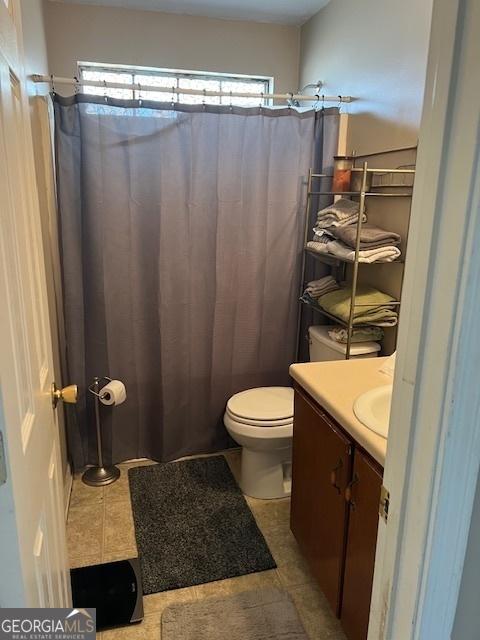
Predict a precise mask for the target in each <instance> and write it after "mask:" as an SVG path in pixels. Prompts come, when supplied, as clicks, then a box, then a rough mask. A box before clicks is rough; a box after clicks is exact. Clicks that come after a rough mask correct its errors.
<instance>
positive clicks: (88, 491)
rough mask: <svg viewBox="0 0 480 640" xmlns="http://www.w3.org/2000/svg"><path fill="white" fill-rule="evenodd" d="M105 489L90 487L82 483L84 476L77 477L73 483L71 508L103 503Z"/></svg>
mask: <svg viewBox="0 0 480 640" xmlns="http://www.w3.org/2000/svg"><path fill="white" fill-rule="evenodd" d="M103 492H104V488H103V487H89V486H88V485H86V484H85V483H84V482H82V476H81V475H76V476H75V477H74V479H73V483H72V493H71V494H70V508H71V509H74V508H75V507H81V506H83V505H87V506H88V505H91V504H94V503H97V502H102V501H103Z"/></svg>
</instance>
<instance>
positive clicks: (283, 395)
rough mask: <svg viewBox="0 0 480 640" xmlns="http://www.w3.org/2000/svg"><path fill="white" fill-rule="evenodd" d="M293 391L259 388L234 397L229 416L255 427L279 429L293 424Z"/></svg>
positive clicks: (229, 408)
mask: <svg viewBox="0 0 480 640" xmlns="http://www.w3.org/2000/svg"><path fill="white" fill-rule="evenodd" d="M293 397H294V395H293V389H292V388H291V387H259V388H256V389H247V390H246V391H241V392H240V393H236V394H235V395H234V396H232V397H231V398H230V399H229V401H228V402H227V408H226V413H227V415H228V416H229V417H230V418H231V419H232V420H234V421H235V422H238V423H240V424H245V425H249V426H254V427H279V426H283V425H289V424H292V422H293Z"/></svg>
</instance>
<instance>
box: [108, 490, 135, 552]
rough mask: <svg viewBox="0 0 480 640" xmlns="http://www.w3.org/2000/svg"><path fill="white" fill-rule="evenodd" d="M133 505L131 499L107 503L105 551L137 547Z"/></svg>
mask: <svg viewBox="0 0 480 640" xmlns="http://www.w3.org/2000/svg"><path fill="white" fill-rule="evenodd" d="M135 545H136V542H135V531H134V528H133V516H132V507H131V504H130V501H129V500H122V501H113V502H110V501H109V500H107V501H106V503H105V535H104V553H105V554H108V553H111V552H113V551H115V550H116V549H128V548H132V547H135Z"/></svg>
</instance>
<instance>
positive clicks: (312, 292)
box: [304, 276, 340, 298]
mask: <svg viewBox="0 0 480 640" xmlns="http://www.w3.org/2000/svg"><path fill="white" fill-rule="evenodd" d="M337 289H340V286H339V285H338V283H337V281H336V280H335V278H333V277H332V276H324V277H323V278H320V279H319V280H312V281H311V282H308V283H307V287H306V289H305V292H304V293H307V294H308V295H309V296H310V297H311V298H320V297H321V296H323V295H325V294H326V293H330V291H336V290H337Z"/></svg>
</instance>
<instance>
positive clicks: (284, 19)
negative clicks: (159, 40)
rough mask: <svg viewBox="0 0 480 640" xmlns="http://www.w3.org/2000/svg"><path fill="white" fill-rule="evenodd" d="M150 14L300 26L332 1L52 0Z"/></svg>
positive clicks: (53, 0)
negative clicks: (179, 14)
mask: <svg viewBox="0 0 480 640" xmlns="http://www.w3.org/2000/svg"><path fill="white" fill-rule="evenodd" d="M51 1H52V2H64V3H67V4H94V5H99V6H103V7H123V8H125V9H141V10H146V11H165V12H167V13H184V14H188V15H194V16H208V17H211V18H224V19H227V20H253V21H255V22H276V23H279V24H290V25H300V24H303V23H304V22H306V21H307V20H308V19H309V18H310V17H311V16H313V15H314V14H315V13H317V11H319V10H320V9H321V8H322V7H324V6H325V5H326V4H328V2H329V1H330V0H260V1H259V0H51Z"/></svg>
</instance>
